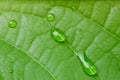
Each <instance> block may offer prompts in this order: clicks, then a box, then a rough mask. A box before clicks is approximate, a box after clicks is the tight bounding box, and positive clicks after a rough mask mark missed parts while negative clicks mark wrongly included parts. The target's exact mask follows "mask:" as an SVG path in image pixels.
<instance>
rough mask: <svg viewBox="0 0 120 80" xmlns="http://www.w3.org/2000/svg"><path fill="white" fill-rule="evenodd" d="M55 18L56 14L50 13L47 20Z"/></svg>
mask: <svg viewBox="0 0 120 80" xmlns="http://www.w3.org/2000/svg"><path fill="white" fill-rule="evenodd" d="M54 19H55V15H54V14H52V13H50V14H48V15H47V20H48V21H53V20H54Z"/></svg>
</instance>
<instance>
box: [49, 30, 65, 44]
mask: <svg viewBox="0 0 120 80" xmlns="http://www.w3.org/2000/svg"><path fill="white" fill-rule="evenodd" d="M51 36H52V38H53V39H54V40H55V41H57V42H64V41H65V35H64V33H63V32H62V31H61V30H60V29H58V28H52V30H51Z"/></svg>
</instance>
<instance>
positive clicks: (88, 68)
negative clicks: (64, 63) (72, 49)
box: [79, 53, 97, 75]
mask: <svg viewBox="0 0 120 80" xmlns="http://www.w3.org/2000/svg"><path fill="white" fill-rule="evenodd" d="M79 58H80V60H81V62H82V66H83V69H84V71H85V72H86V73H87V74H89V75H95V74H96V73H97V69H96V66H95V65H94V64H93V62H92V61H91V60H90V59H89V58H88V57H87V55H86V54H85V53H83V54H80V55H79Z"/></svg>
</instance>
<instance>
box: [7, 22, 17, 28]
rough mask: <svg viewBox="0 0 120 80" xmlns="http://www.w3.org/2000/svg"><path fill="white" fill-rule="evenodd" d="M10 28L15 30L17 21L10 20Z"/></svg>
mask: <svg viewBox="0 0 120 80" xmlns="http://www.w3.org/2000/svg"><path fill="white" fill-rule="evenodd" d="M8 26H9V27H10V28H15V27H16V26H17V22H16V20H10V21H9V23H8Z"/></svg>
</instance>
